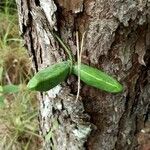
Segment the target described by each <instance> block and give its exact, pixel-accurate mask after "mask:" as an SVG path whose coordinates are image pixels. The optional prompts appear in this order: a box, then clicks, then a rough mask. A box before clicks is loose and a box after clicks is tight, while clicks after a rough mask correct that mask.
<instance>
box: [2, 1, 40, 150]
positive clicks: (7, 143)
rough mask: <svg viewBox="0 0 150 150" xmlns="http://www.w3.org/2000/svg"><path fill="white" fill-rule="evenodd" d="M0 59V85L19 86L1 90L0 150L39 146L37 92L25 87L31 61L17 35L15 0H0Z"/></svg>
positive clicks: (32, 149)
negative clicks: (7, 90) (10, 90)
mask: <svg viewBox="0 0 150 150" xmlns="http://www.w3.org/2000/svg"><path fill="white" fill-rule="evenodd" d="M0 58H1V59H0V85H1V86H0V87H2V86H3V85H11V84H19V85H21V90H20V91H19V92H16V93H9V92H8V93H3V92H1V93H0V149H5V150H9V149H15V150H16V149H17V150H22V149H23V150H28V149H29V150H35V149H36V150H37V149H40V146H41V144H40V143H41V137H40V135H39V134H38V131H39V128H38V126H39V125H38V104H37V98H36V94H35V93H33V92H32V93H30V92H29V91H26V90H25V88H24V87H25V85H26V83H27V82H28V80H29V78H30V76H31V74H32V69H31V61H30V59H29V57H28V54H27V51H26V50H25V48H24V47H23V41H22V39H21V38H20V37H19V29H18V20H17V12H16V6H15V1H14V0H2V1H1V2H0Z"/></svg>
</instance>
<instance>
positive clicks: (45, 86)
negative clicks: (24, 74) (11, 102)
mask: <svg viewBox="0 0 150 150" xmlns="http://www.w3.org/2000/svg"><path fill="white" fill-rule="evenodd" d="M70 66H71V62H70V61H64V62H61V63H57V64H55V65H53V66H51V67H47V68H45V69H43V70H41V71H39V72H38V73H37V74H35V76H34V77H33V78H32V79H31V80H30V81H29V83H28V85H27V87H28V89H30V90H36V91H48V90H50V89H52V88H53V87H55V86H56V85H58V84H59V83H61V82H62V81H64V80H65V79H66V78H67V77H68V75H69V72H70ZM79 71H80V79H81V80H82V81H83V82H85V83H86V84H87V85H90V86H93V87H95V88H98V89H101V90H104V91H106V92H110V93H119V92H121V91H122V90H123V87H122V85H121V84H120V83H119V82H118V81H117V80H115V79H114V78H113V77H111V76H109V75H108V74H106V73H104V72H102V71H100V70H98V69H96V68H93V67H89V66H87V65H84V64H81V66H80V68H78V65H76V64H75V65H73V68H72V74H75V75H76V76H78V72H79Z"/></svg>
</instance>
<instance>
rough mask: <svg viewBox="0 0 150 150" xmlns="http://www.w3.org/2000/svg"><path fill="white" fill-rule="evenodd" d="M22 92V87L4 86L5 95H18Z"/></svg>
mask: <svg viewBox="0 0 150 150" xmlns="http://www.w3.org/2000/svg"><path fill="white" fill-rule="evenodd" d="M19 91H20V85H13V84H11V85H4V86H3V93H4V94H11V93H17V92H19Z"/></svg>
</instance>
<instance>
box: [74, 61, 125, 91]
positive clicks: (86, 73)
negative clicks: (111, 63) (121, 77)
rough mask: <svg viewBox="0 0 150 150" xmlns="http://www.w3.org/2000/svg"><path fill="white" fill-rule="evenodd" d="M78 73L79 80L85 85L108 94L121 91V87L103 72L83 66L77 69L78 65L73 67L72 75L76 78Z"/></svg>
mask: <svg viewBox="0 0 150 150" xmlns="http://www.w3.org/2000/svg"><path fill="white" fill-rule="evenodd" d="M78 71H80V73H79V74H80V79H81V80H82V81H83V82H85V83H86V84H87V85H90V86H93V87H95V88H98V89H101V90H104V91H106V92H110V93H119V92H122V91H123V86H122V85H121V84H120V83H119V82H118V81H117V80H115V79H114V78H113V77H111V76H109V75H108V74H106V73H104V72H103V71H100V70H98V69H96V68H93V67H90V66H87V65H84V64H81V65H80V68H79V69H78V65H74V66H73V70H72V73H73V74H75V75H76V76H78Z"/></svg>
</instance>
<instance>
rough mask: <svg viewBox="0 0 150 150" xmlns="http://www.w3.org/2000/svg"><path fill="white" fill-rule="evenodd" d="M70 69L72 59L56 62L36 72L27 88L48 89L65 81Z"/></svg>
mask: <svg viewBox="0 0 150 150" xmlns="http://www.w3.org/2000/svg"><path fill="white" fill-rule="evenodd" d="M69 71H70V61H64V62H61V63H57V64H54V65H52V66H50V67H47V68H45V69H43V70H41V71H39V72H38V73H37V74H35V75H34V77H33V78H32V79H31V80H30V81H29V83H28V84H27V88H28V89H29V90H35V91H48V90H50V89H52V88H53V87H55V86H56V85H58V84H59V83H60V82H62V81H64V80H65V79H66V78H67V76H68V75H69Z"/></svg>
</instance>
